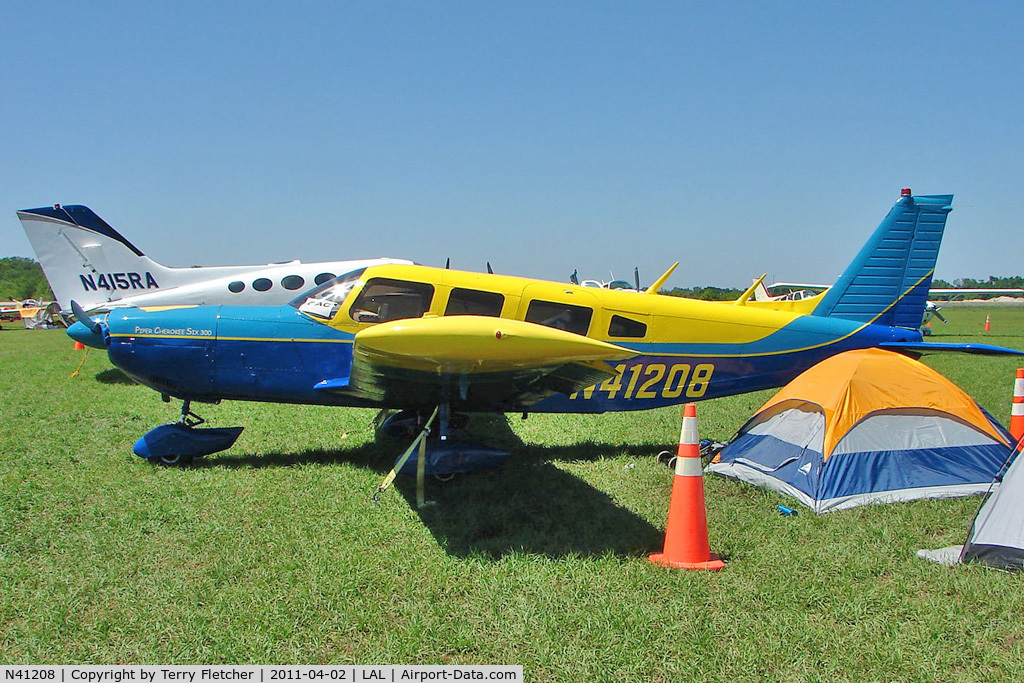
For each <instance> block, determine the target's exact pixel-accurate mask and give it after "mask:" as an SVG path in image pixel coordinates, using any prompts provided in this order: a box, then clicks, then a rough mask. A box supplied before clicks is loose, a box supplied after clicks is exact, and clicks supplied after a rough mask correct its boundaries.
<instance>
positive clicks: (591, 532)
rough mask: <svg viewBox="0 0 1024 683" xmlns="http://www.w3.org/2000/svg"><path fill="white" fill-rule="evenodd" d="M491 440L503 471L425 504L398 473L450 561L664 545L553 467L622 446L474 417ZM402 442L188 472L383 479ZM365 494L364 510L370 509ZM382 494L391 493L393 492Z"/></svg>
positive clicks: (437, 491)
mask: <svg viewBox="0 0 1024 683" xmlns="http://www.w3.org/2000/svg"><path fill="white" fill-rule="evenodd" d="M478 417H479V418H480V419H477V418H474V424H473V426H471V428H470V431H471V432H474V431H476V430H477V429H479V428H480V427H481V426H483V425H481V424H480V423H484V424H485V425H486V428H487V430H488V436H487V441H488V443H490V444H493V445H495V446H498V447H500V448H504V449H506V450H509V451H511V452H512V457H511V458H509V461H508V464H506V465H505V467H503V468H501V469H499V470H495V471H490V472H479V473H475V474H465V475H458V476H456V477H455V478H454V479H453V480H452V481H448V482H440V481H438V480H437V479H435V478H433V477H428V478H427V480H426V498H427V500H428V501H432V502H431V503H430V504H428V505H427V506H425V507H423V508H417V505H416V478H415V477H411V476H399V477H398V478H397V479H396V480H395V483H394V485H393V487H392V488H394V489H395V490H396V492H397V494H399V495H401V496H402V497H403V498H405V500H406V501H407V502H408V504H409V507H410V508H412V509H413V510H415V511H416V512H417V514H418V515H419V517H420V519H421V520H422V522H423V524H424V525H425V526H426V527H427V528H428V529H429V530H430V532H431V534H432V535H433V536H434V538H435V539H436V540H437V542H438V544H439V545H440V546H441V547H442V548H444V549H445V551H446V552H448V553H449V554H450V555H453V556H456V557H470V556H473V557H483V558H486V559H500V558H501V557H503V556H505V555H508V554H510V553H524V554H536V555H543V556H546V557H551V558H561V557H566V556H570V555H581V556H593V557H599V556H603V555H608V554H613V555H625V556H637V555H644V554H647V553H649V552H652V551H657V550H660V549H661V544H662V541H663V538H664V531H663V530H659V529H657V528H655V527H654V526H652V525H651V524H650V523H649V522H647V521H646V520H644V519H642V518H641V517H639V516H638V515H636V514H635V513H633V512H632V511H630V510H628V509H626V508H624V507H622V506H621V505H619V504H618V503H616V502H615V500H614V499H613V498H612V497H611V496H609V495H608V494H606V493H604V492H603V491H600V490H598V489H596V488H594V487H593V486H591V485H590V484H588V483H587V482H585V481H583V480H582V479H580V478H578V477H576V476H573V475H572V474H570V473H568V472H566V471H564V470H562V469H560V468H558V467H556V466H555V465H554V464H553V461H573V462H586V461H594V460H599V459H603V458H604V457H605V456H603V455H601V454H602V453H608V452H612V451H616V450H621V447H620V446H611V445H607V444H599V443H594V442H585V443H580V444H575V445H571V446H557V447H535V446H529V445H527V444H524V443H523V442H522V441H521V440H520V439H519V438H518V437H517V436H516V435H515V433H514V432H513V431H512V430H511V429H510V428H509V425H508V422H507V421H506V420H505V419H504V417H503V416H478ZM406 445H408V442H404V443H403V442H402V441H401V440H397V439H380V440H378V441H377V442H371V443H367V444H365V445H362V446H358V447H356V448H352V449H338V450H323V449H320V450H311V451H305V452H300V453H269V454H266V455H246V456H237V457H232V456H219V457H213V458H200V459H197V460H195V461H194V463H193V464H192V465H191V467H196V468H207V467H209V468H215V467H227V468H235V467H237V468H249V467H255V468H260V467H293V466H295V465H298V464H329V463H340V462H346V463H353V464H358V465H360V466H363V467H367V468H369V469H371V470H372V471H374V472H376V473H377V474H379V475H380V476H381V478H383V477H384V475H385V474H386V473H387V472H389V471H390V470H391V467H392V465H393V464H394V462H395V459H396V457H397V455H398V454H400V453H401V452H402V451H403V450H404V448H405V446H406ZM373 493H374V491H371V490H367V491H366V504H367V506H371V505H374V503H373V502H372V500H371V496H372V494H373ZM383 495H385V496H387V495H395V493H392V492H390V491H388V492H385V493H384V494H383Z"/></svg>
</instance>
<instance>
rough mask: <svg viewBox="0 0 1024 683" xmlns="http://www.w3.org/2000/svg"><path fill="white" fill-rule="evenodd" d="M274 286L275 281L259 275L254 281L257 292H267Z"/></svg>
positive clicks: (253, 285)
mask: <svg viewBox="0 0 1024 683" xmlns="http://www.w3.org/2000/svg"><path fill="white" fill-rule="evenodd" d="M273 286H274V283H273V282H271V281H270V280H269V279H267V278H265V277H258V278H256V279H255V280H253V281H252V288H253V289H255V290H256V291H257V292H266V291H267V290H269V289H270V288H271V287H273Z"/></svg>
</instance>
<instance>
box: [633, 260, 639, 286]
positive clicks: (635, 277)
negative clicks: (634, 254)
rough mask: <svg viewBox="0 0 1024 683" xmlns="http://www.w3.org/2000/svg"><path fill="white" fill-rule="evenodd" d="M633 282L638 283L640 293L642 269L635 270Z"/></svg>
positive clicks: (636, 268)
mask: <svg viewBox="0 0 1024 683" xmlns="http://www.w3.org/2000/svg"><path fill="white" fill-rule="evenodd" d="M633 282H635V283H636V291H638V292H639V291H640V267H639V266H637V267H635V268H633Z"/></svg>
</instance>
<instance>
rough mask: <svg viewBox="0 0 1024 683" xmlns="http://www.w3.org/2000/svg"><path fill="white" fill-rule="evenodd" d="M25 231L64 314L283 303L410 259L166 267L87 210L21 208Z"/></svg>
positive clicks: (79, 208)
mask: <svg viewBox="0 0 1024 683" xmlns="http://www.w3.org/2000/svg"><path fill="white" fill-rule="evenodd" d="M18 219H19V220H20V221H21V225H22V227H23V228H24V229H25V234H26V235H28V239H29V242H31V243H32V249H33V250H35V253H36V258H38V259H39V263H40V265H42V267H43V274H44V275H46V279H47V281H48V282H49V283H50V288H51V289H52V290H53V294H54V296H55V297H56V298H57V301H58V302H59V303H60V307H61V310H62V311H70V310H71V300H72V299H74V300H75V301H76V302H78V304H79V305H80V306H81V307H82V308H83V309H84V310H86V311H88V312H91V313H95V312H102V311H107V310H110V309H112V308H122V307H126V306H140V307H141V306H177V305H187V304H200V305H202V304H213V305H218V304H222V305H238V306H252V305H257V306H260V305H266V306H280V305H282V304H285V303H287V302H289V301H291V300H292V299H294V298H295V297H296V296H297V295H298V294H300V293H301V292H302V291H304V290H306V289H310V288H312V287H314V286H317V285H320V284H323V283H324V282H327V281H328V280H332V279H334V278H335V277H336V276H338V275H344V274H345V273H349V272H351V271H353V270H356V269H359V268H366V267H369V266H374V265H380V264H385V263H403V264H411V263H412V261H407V260H405V259H391V258H378V259H363V260H356V261H327V262H321V263H302V262H301V261H289V262H285V263H268V264H266V265H252V266H196V267H192V268H171V267H167V266H163V265H160V264H159V263H157V262H156V261H153V260H152V259H150V258H149V257H147V256H146V255H145V254H143V253H142V251H141V250H139V248H138V247H136V246H135V245H134V244H132V243H131V242H129V241H128V240H127V239H125V238H124V237H122V236H121V234H120V233H118V232H117V231H116V230H114V229H113V228H112V227H110V226H109V225H108V224H107V223H106V221H104V220H103V219H102V218H100V217H99V216H97V215H96V214H95V213H93V211H92V210H91V209H89V208H88V207H86V206H80V205H72V206H61V205H60V204H55V205H54V206H52V207H44V208H39V209H25V210H24V211H18Z"/></svg>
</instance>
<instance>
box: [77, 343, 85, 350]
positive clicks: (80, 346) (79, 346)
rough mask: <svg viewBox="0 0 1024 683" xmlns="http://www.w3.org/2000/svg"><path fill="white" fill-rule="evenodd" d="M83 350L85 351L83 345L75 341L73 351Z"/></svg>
mask: <svg viewBox="0 0 1024 683" xmlns="http://www.w3.org/2000/svg"><path fill="white" fill-rule="evenodd" d="M84 350H85V344H83V343H82V342H80V341H76V342H75V351H84Z"/></svg>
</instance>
